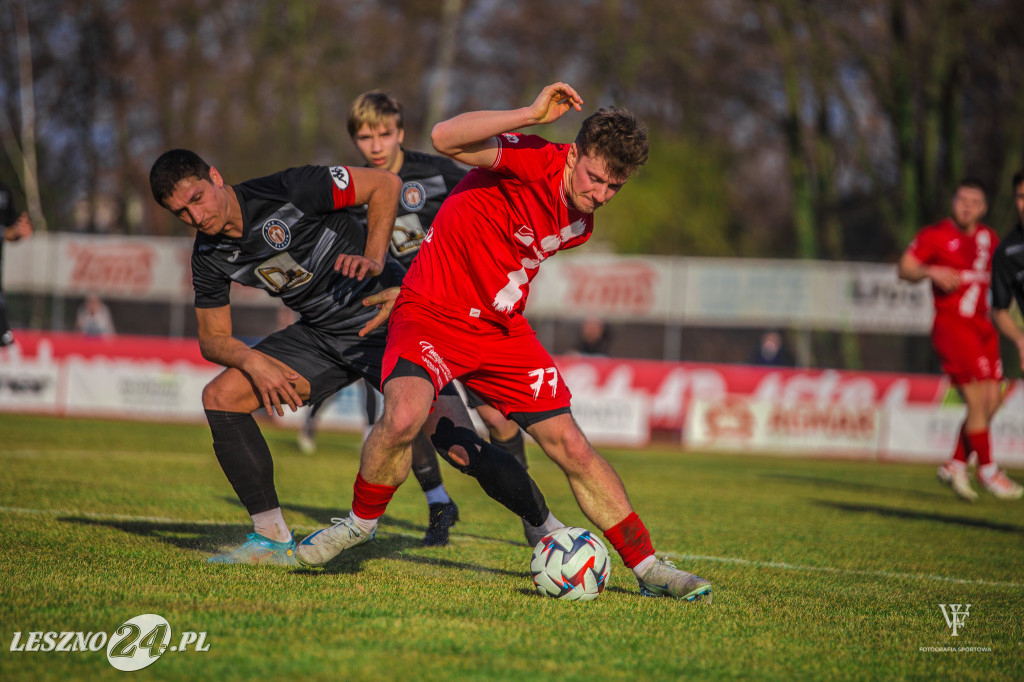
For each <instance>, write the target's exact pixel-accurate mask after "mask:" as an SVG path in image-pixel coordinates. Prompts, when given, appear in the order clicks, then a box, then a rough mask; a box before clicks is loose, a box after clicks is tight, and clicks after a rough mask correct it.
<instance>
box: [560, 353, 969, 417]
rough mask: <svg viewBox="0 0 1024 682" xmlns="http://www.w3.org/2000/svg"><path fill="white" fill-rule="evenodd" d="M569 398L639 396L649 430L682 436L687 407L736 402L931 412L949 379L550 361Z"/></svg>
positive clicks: (630, 362) (698, 365)
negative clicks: (644, 401)
mask: <svg viewBox="0 0 1024 682" xmlns="http://www.w3.org/2000/svg"><path fill="white" fill-rule="evenodd" d="M556 361H557V363H558V367H559V370H560V371H561V372H562V378H563V380H564V381H565V383H566V386H568V387H569V389H570V390H571V391H572V392H573V395H574V396H575V395H587V396H599V397H608V398H630V397H633V396H637V395H639V396H641V397H643V398H646V399H647V400H648V401H649V405H650V420H651V428H653V429H660V430H671V431H679V432H681V431H682V430H683V427H684V425H685V423H686V413H687V410H688V409H689V405H690V403H691V401H694V400H705V401H718V400H722V399H724V398H727V397H731V396H742V397H746V398H748V399H752V400H755V401H760V402H766V403H771V404H776V405H796V404H802V403H810V404H812V405H816V406H819V407H825V406H830V405H840V406H843V407H846V408H862V407H870V408H883V407H893V406H901V405H931V406H937V405H938V404H940V403H941V402H942V399H943V397H944V396H945V395H946V392H947V390H948V388H949V382H948V379H946V378H945V377H939V376H929V375H920V374H895V373H889V372H845V371H837V370H803V369H793V368H774V367H755V366H751V365H713V364H703V363H695V362H660V361H653V360H619V359H612V358H594V357H585V356H573V355H564V356H560V357H559V358H557V359H556Z"/></svg>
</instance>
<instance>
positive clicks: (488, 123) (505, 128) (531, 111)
mask: <svg viewBox="0 0 1024 682" xmlns="http://www.w3.org/2000/svg"><path fill="white" fill-rule="evenodd" d="M569 109H575V110H576V111H582V110H583V99H582V98H580V96H579V95H578V94H577V93H576V91H575V90H573V89H572V88H571V87H570V86H569V85H567V84H565V83H553V84H551V85H549V86H547V87H545V88H544V89H543V90H541V92H540V94H539V95H537V99H535V100H534V101H533V104H531V105H529V106H527V107H521V108H519V109H509V110H506V111H470V112H467V113H465V114H459V115H458V116H455V117H454V118H450V119H448V120H447V121H441V122H440V123H438V124H437V125H435V126H434V129H433V130H432V131H431V133H430V141H431V142H433V144H434V149H436V150H437V151H439V152H440V153H442V154H444V155H445V156H449V157H451V158H453V159H455V160H456V161H460V162H462V163H465V164H468V165H470V166H478V167H481V168H490V167H491V166H493V165H494V162H495V161H496V160H497V159H498V141H497V140H496V139H494V136H495V135H500V134H501V133H507V132H510V131H512V130H519V129H520V128H526V127H528V126H533V125H540V124H544V123H551V122H552V121H557V120H558V119H559V118H561V117H562V114H564V113H566V112H567V111H569Z"/></svg>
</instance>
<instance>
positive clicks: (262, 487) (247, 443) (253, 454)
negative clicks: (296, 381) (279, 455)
mask: <svg viewBox="0 0 1024 682" xmlns="http://www.w3.org/2000/svg"><path fill="white" fill-rule="evenodd" d="M206 420H207V421H208V422H209V423H210V432H211V433H212V434H213V451H214V453H216V455H217V461H218V462H220V468H221V469H223V470H224V475H225V476H227V477H228V481H229V482H230V483H231V487H232V488H234V489H235V494H236V495H238V499H239V500H241V502H242V504H244V505H245V508H246V509H247V510H248V512H249V514H250V515H252V514H258V513H260V512H265V511H269V510H270V509H274V508H275V507H279V506H280V504H278V501H277V490H276V489H275V488H274V460H273V458H272V457H271V456H270V448H269V447H267V441H266V440H265V439H264V438H263V434H262V433H261V432H260V427H259V426H258V425H257V424H256V420H255V419H253V417H252V415H251V414H246V413H244V412H222V411H220V410H206Z"/></svg>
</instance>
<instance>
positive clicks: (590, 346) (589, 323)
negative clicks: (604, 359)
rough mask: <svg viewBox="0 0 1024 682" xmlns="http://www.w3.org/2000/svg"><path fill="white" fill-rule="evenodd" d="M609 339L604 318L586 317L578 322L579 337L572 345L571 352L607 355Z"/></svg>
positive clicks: (609, 335)
mask: <svg viewBox="0 0 1024 682" xmlns="http://www.w3.org/2000/svg"><path fill="white" fill-rule="evenodd" d="M611 340H612V339H611V334H609V332H608V326H607V325H605V323H604V320H602V319H601V318H599V317H588V318H587V319H585V320H583V322H581V323H580V338H579V339H578V340H577V341H576V345H575V346H573V347H572V352H574V353H579V354H580V355H608V347H609V346H610V345H611Z"/></svg>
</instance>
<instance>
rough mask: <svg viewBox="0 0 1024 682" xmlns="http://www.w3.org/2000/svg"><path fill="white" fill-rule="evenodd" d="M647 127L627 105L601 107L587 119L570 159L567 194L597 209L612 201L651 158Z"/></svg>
mask: <svg viewBox="0 0 1024 682" xmlns="http://www.w3.org/2000/svg"><path fill="white" fill-rule="evenodd" d="M650 148H651V145H650V142H649V141H648V140H647V129H646V128H645V127H644V125H643V124H642V123H640V121H639V120H638V119H637V118H636V117H635V116H633V114H631V113H629V112H628V111H626V110H625V109H620V108H618V107H608V108H604V109H598V110H597V112H595V113H594V114H591V115H590V116H588V117H587V119H586V120H585V121H583V125H582V126H581V127H580V131H579V133H578V134H577V135H576V140H575V142H573V145H572V147H570V149H569V157H568V159H567V160H566V179H565V187H566V195H567V197H568V199H569V200H570V201H571V202H572V204H573V206H574V207H575V208H576V209H577V210H579V211H583V212H584V213H593V212H594V211H596V210H597V209H598V208H600V207H601V206H603V205H604V204H606V203H608V202H609V201H610V200H611V198H612V197H613V196H615V193H616V192H618V191H619V190H620V189H622V186H623V185H624V184H625V183H626V180H628V179H629V176H630V175H632V174H633V172H634V171H635V170H636V169H637V168H639V167H640V166H642V165H643V164H644V163H646V162H647V155H648V153H649V152H650Z"/></svg>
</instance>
